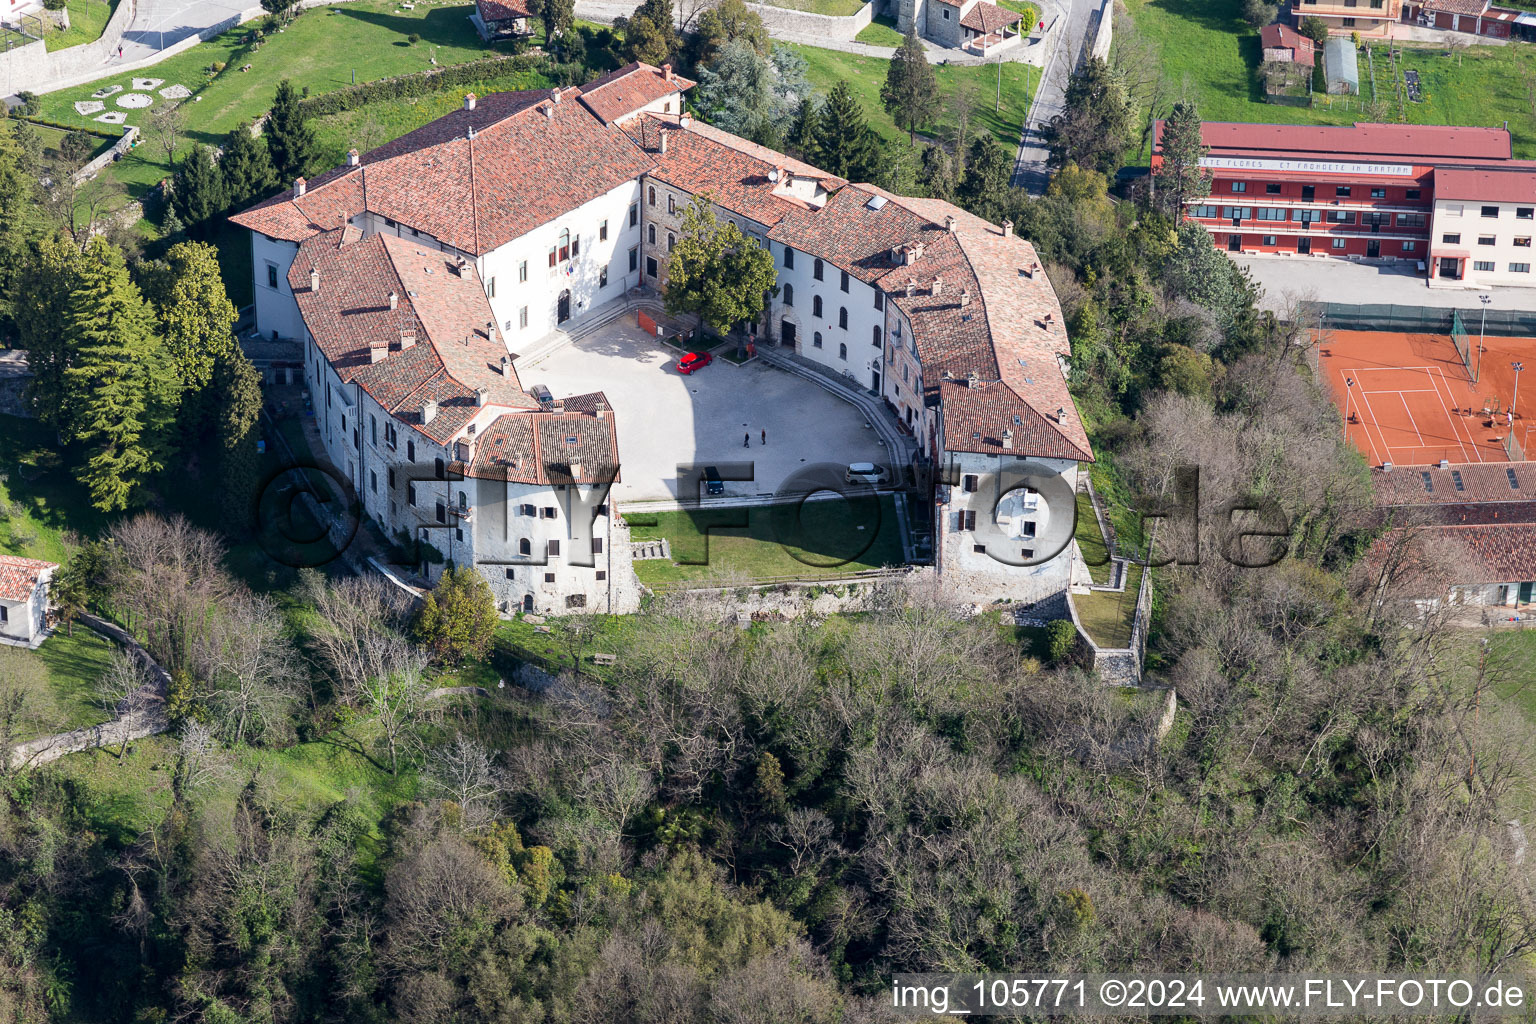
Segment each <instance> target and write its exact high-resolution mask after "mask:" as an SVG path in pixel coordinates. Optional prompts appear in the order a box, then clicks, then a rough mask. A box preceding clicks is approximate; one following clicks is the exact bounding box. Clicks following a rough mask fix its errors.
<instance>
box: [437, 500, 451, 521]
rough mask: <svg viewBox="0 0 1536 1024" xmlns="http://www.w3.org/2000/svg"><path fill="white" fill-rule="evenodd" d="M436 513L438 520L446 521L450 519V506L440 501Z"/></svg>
mask: <svg viewBox="0 0 1536 1024" xmlns="http://www.w3.org/2000/svg"><path fill="white" fill-rule="evenodd" d="M435 514H436V516H437V521H438V522H440V523H446V522H447V521H448V506H447V505H444V504H443V503H442V502H438V503H437V509H436V512H435Z"/></svg>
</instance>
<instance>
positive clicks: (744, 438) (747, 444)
mask: <svg viewBox="0 0 1536 1024" xmlns="http://www.w3.org/2000/svg"><path fill="white" fill-rule="evenodd" d="M741 446H742V447H743V448H751V447H752V435H751V434H742V435H741Z"/></svg>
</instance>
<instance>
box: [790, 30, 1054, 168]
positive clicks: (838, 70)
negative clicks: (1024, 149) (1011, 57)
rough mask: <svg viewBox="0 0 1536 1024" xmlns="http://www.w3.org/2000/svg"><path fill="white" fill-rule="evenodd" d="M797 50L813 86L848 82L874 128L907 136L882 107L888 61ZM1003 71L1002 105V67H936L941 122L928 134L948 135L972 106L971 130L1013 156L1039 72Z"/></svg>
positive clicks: (1021, 67)
mask: <svg viewBox="0 0 1536 1024" xmlns="http://www.w3.org/2000/svg"><path fill="white" fill-rule="evenodd" d="M781 45H787V46H793V47H794V48H795V49H796V50H798V51H800V54H801V56H803V57H804V58H805V60H806V63H807V64H808V65H809V67H808V68H807V71H806V75H807V77H808V78H809V79H810V81H811V84H812V85H814V86H815V87H816V88H817V89H818V90H819V91H821V92H824V93H825V92H830V91H831V89H832V87H833V86H834V85H836V84H837V83H838V81H839V80H844V81H847V83H848V85H849V87H850V88H851V89H852V90H853V94H854V96H856V97H857V98H858V100H859V103H860V105H861V106H863V108H864V113H865V115H866V116H867V117H868V118H869V123H870V125H871V126H872V127H873V128H874V129H875V131H877V132H879V133H880V134H881V135H882V136H884V137H885V138H887V139H897V138H901V137H903V136H905V135H906V133H905V132H903V131H902V130H901V129H899V128H897V127H896V122H895V121H894V120H893V119H892V118H891V115H890V114H887V113H886V112H885V107H884V106H882V105H881V103H880V87H881V86H882V85H884V84H885V73H886V70H887V68H889V67H890V61H888V60H886V59H885V58H883V57H864V56H860V55H858V54H854V53H843V52H842V51H840V50H824V49H821V48H820V47H816V46H799V45H796V44H793V43H786V44H781ZM1001 67H1002V100H1001V103H1000V104H999V101H998V67H997V66H996V65H993V64H972V65H965V66H961V65H958V64H951V65H949V66H948V67H935V68H934V69H933V70H934V73H935V74H936V75H937V76H938V80H939V111H940V113H939V117H938V120H937V121H935V122H934V124H932V125H929V126H928V134H930V135H940V136H942V135H945V134H947V133H948V132H949V131H950V130H952V129H953V128H954V126H955V121H956V117H955V113H956V111H957V110H958V109H959V108H960V107H961V106H962V105H966V104H968V105H969V106H970V108H971V118H972V121H971V123H972V125H973V126H974V130H976V131H990V132H991V133H992V134H993V135H995V136H997V141H998V142H1000V143H1002V144H1003V146H1004V148H1006V149H1008V151H1009V152H1012V151H1013V150H1014V149H1015V148H1016V147H1017V146H1018V144H1019V133H1020V132H1021V131H1022V129H1023V126H1024V116H1025V113H1026V110H1027V108H1028V106H1029V102H1030V100H1031V99H1032V98H1033V97H1034V94H1035V83H1036V82H1037V81H1038V80H1039V77H1040V69H1039V68H1036V67H1034V66H1033V65H1030V64H1019V63H1017V62H1013V61H1004V62H1003V63H1002V65H1001Z"/></svg>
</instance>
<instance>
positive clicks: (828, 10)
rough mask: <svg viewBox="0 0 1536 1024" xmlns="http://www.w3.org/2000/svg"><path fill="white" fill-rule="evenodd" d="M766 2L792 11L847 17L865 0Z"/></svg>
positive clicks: (767, 0)
mask: <svg viewBox="0 0 1536 1024" xmlns="http://www.w3.org/2000/svg"><path fill="white" fill-rule="evenodd" d="M766 2H767V3H769V4H772V5H773V6H774V7H783V8H787V9H788V10H791V11H807V12H809V13H811V14H830V15H832V16H834V17H847V16H848V15H850V14H858V13H859V10H860V9H861V8H862V7H863V6H864V3H865V0H766Z"/></svg>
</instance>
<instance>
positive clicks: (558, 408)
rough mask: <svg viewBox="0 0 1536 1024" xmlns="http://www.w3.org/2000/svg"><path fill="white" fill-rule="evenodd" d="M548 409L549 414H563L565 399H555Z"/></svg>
mask: <svg viewBox="0 0 1536 1024" xmlns="http://www.w3.org/2000/svg"><path fill="white" fill-rule="evenodd" d="M549 408H550V412H559V413H563V412H565V399H563V398H557V399H555V400H554V401H553V402H551V403H550V406H549Z"/></svg>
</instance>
